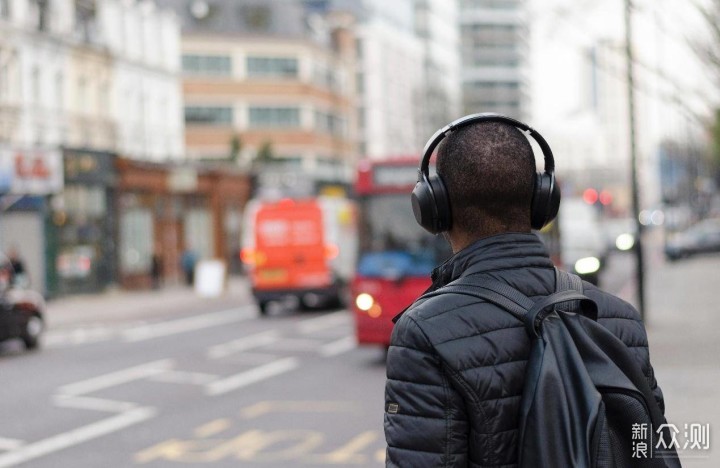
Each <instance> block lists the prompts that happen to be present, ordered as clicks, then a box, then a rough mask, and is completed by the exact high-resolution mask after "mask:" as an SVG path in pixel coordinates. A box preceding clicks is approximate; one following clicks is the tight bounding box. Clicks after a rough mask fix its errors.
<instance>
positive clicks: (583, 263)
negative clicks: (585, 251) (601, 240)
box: [575, 257, 600, 275]
mask: <svg viewBox="0 0 720 468" xmlns="http://www.w3.org/2000/svg"><path fill="white" fill-rule="evenodd" d="M599 269H600V260H599V259H597V258H596V257H585V258H581V259H580V260H578V261H577V262H575V271H576V272H577V273H578V274H579V275H589V274H591V273H595V272H596V271H598V270H599Z"/></svg>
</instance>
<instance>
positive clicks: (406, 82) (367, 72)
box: [332, 0, 428, 159]
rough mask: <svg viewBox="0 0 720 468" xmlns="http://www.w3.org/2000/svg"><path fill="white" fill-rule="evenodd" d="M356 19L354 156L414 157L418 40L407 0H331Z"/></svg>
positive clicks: (418, 134) (421, 83)
mask: <svg viewBox="0 0 720 468" xmlns="http://www.w3.org/2000/svg"><path fill="white" fill-rule="evenodd" d="M332 3H333V8H336V9H342V10H347V11H350V12H351V13H353V14H354V15H355V17H356V18H357V27H356V36H357V54H358V66H357V78H356V83H357V87H358V101H359V104H358V110H357V112H358V119H357V120H358V125H359V134H360V147H359V148H360V155H361V157H366V158H371V159H383V158H388V157H393V156H401V155H404V156H407V155H417V154H418V153H420V151H421V150H422V147H423V145H424V143H425V140H426V138H427V137H428V136H427V135H424V134H423V132H422V129H421V127H422V125H423V122H424V117H423V115H422V113H423V112H424V110H425V108H424V105H423V104H424V102H425V80H424V75H423V72H424V57H425V55H424V51H423V43H422V41H421V40H420V39H419V38H418V37H417V35H416V34H415V4H414V1H413V0H394V1H392V2H388V1H383V0H335V1H333V2H332Z"/></svg>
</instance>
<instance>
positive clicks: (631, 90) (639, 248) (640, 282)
mask: <svg viewBox="0 0 720 468" xmlns="http://www.w3.org/2000/svg"><path fill="white" fill-rule="evenodd" d="M625 56H626V59H627V92H628V119H629V120H628V124H629V127H630V128H629V130H630V169H631V177H632V205H633V215H634V217H635V225H636V227H637V240H636V242H635V258H636V263H637V265H636V279H637V299H638V310H639V312H640V318H641V319H643V321H644V320H645V262H644V259H643V245H642V244H643V243H642V239H643V231H644V226H643V224H642V223H641V222H640V187H639V183H638V169H637V141H636V138H637V135H636V131H635V69H634V63H633V60H634V59H633V48H632V0H625Z"/></svg>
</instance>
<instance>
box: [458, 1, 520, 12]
mask: <svg viewBox="0 0 720 468" xmlns="http://www.w3.org/2000/svg"><path fill="white" fill-rule="evenodd" d="M461 8H463V9H470V8H486V9H489V10H517V9H518V8H520V0H462V2H461Z"/></svg>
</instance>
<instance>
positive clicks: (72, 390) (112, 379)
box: [58, 359, 173, 396]
mask: <svg viewBox="0 0 720 468" xmlns="http://www.w3.org/2000/svg"><path fill="white" fill-rule="evenodd" d="M172 366H173V361H172V360H171V359H161V360H159V361H153V362H148V363H147V364H142V365H139V366H135V367H130V368H128V369H123V370H120V371H117V372H111V373H109V374H104V375H101V376H98V377H93V378H91V379H87V380H82V381H80V382H75V383H72V384H68V385H63V386H62V387H60V388H59V389H58V391H59V393H61V394H63V395H70V396H77V395H84V394H86V393H91V392H96V391H98V390H102V389H105V388H109V387H114V386H116V385H121V384H125V383H128V382H132V381H134V380H140V379H144V378H147V377H150V376H153V375H157V374H160V373H162V372H166V371H167V370H168V369H170V368H171V367H172Z"/></svg>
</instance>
